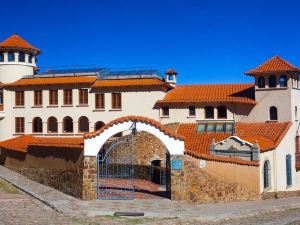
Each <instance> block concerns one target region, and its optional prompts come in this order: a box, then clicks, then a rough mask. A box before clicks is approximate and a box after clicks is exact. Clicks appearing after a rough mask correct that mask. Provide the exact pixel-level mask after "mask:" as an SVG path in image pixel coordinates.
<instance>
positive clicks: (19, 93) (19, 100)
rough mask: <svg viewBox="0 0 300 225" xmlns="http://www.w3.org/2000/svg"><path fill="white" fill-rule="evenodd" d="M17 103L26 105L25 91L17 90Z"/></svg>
mask: <svg viewBox="0 0 300 225" xmlns="http://www.w3.org/2000/svg"><path fill="white" fill-rule="evenodd" d="M15 105H16V106H24V91H16V92H15Z"/></svg>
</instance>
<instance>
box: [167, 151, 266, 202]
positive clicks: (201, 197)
mask: <svg viewBox="0 0 300 225" xmlns="http://www.w3.org/2000/svg"><path fill="white" fill-rule="evenodd" d="M172 159H174V157H172V158H171V160H172ZM183 163H184V166H183V170H176V171H174V170H172V171H171V185H172V186H171V196H172V200H186V201H188V202H190V203H214V202H229V201H240V200H255V199H259V198H260V196H259V194H258V193H256V192H252V191H249V190H247V189H246V188H244V187H242V186H241V185H239V184H237V183H230V182H226V181H224V180H221V179H217V178H216V177H213V176H212V175H210V174H208V173H206V172H205V171H204V170H201V169H200V168H199V166H198V164H197V160H195V159H193V158H192V157H190V156H184V159H183Z"/></svg>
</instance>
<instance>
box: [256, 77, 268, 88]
mask: <svg viewBox="0 0 300 225" xmlns="http://www.w3.org/2000/svg"><path fill="white" fill-rule="evenodd" d="M257 86H258V87H259V88H265V86H266V82H265V78H264V77H259V78H258V79H257Z"/></svg>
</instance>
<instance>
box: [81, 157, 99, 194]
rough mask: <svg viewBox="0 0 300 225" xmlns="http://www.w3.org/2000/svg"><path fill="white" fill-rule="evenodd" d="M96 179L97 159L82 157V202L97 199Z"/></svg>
mask: <svg viewBox="0 0 300 225" xmlns="http://www.w3.org/2000/svg"><path fill="white" fill-rule="evenodd" d="M97 179H98V178H97V157H93V156H90V157H84V160H83V177H82V183H83V185H82V193H81V198H82V199H83V200H93V199H96V198H97Z"/></svg>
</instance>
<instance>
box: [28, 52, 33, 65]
mask: <svg viewBox="0 0 300 225" xmlns="http://www.w3.org/2000/svg"><path fill="white" fill-rule="evenodd" d="M32 57H33V56H32V55H31V54H30V55H29V56H28V63H32Z"/></svg>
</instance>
